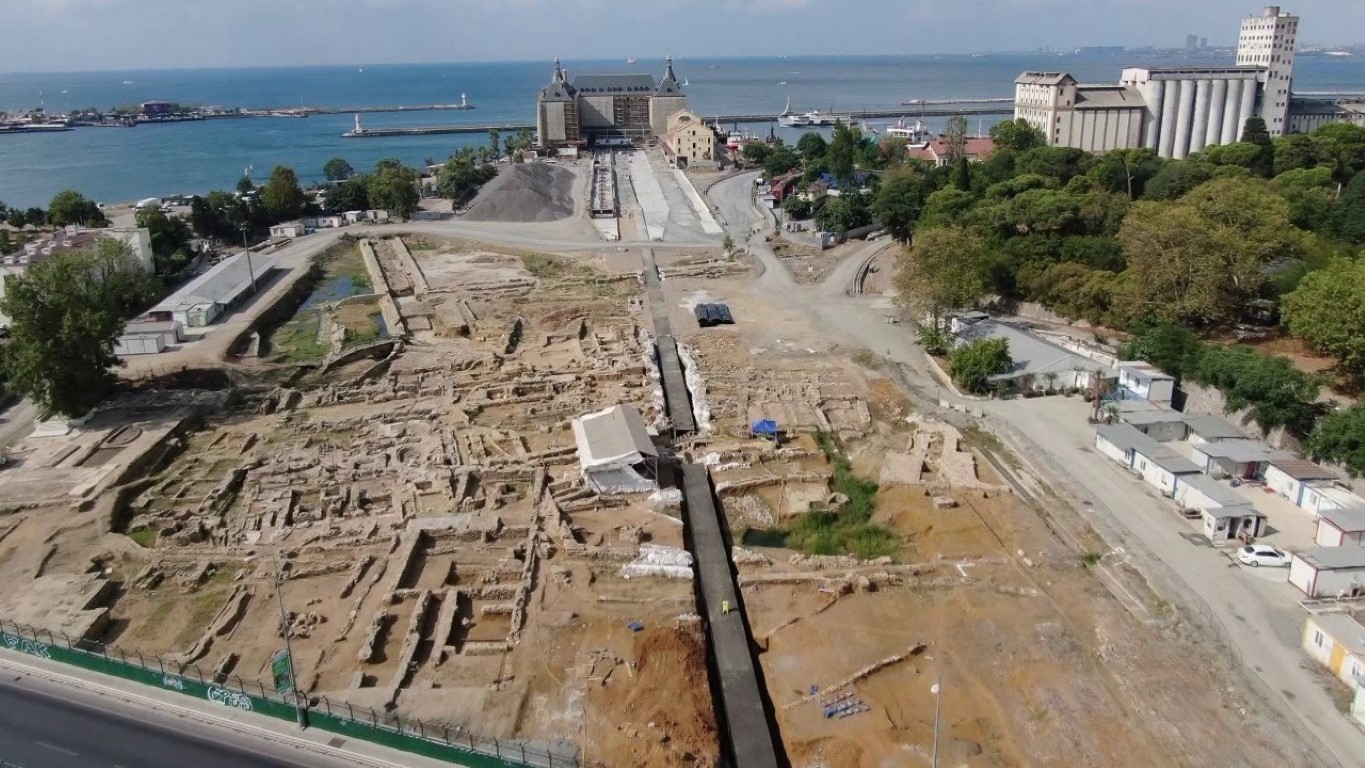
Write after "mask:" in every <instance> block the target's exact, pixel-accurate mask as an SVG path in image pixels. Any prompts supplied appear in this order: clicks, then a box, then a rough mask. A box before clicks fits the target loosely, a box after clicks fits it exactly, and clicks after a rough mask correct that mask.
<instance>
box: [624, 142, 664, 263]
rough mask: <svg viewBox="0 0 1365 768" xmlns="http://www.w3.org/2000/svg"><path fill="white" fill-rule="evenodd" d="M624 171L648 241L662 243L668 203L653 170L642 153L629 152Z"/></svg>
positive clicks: (647, 158)
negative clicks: (637, 204)
mask: <svg viewBox="0 0 1365 768" xmlns="http://www.w3.org/2000/svg"><path fill="white" fill-rule="evenodd" d="M626 169H627V170H628V171H629V173H630V185H631V188H632V189H634V190H635V199H636V200H637V201H638V202H639V205H640V211H641V213H643V214H644V217H645V230H646V234H647V235H648V237H649V239H650V240H655V241H662V240H663V239H664V227H665V226H666V225H667V223H668V214H669V208H668V201H667V199H665V198H664V191H663V188H662V187H660V186H659V179H658V177H656V176H655V175H654V168H653V166H651V165H650V163H649V157H648V156H647V155H646V154H645V153H644V152H631V153H630V156H629V157H628V158H627V159H626Z"/></svg>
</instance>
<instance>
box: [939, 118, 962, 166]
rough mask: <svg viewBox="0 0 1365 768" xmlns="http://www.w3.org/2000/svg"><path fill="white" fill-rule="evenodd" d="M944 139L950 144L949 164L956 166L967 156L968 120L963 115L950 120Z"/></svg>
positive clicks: (945, 128)
mask: <svg viewBox="0 0 1365 768" xmlns="http://www.w3.org/2000/svg"><path fill="white" fill-rule="evenodd" d="M943 138H944V140H945V141H946V142H947V143H948V164H949V165H956V164H957V161H958V160H960V159H962V158H965V157H966V156H967V118H966V117H963V116H962V115H953V116H952V117H950V118H948V124H947V126H945V127H944V129H943Z"/></svg>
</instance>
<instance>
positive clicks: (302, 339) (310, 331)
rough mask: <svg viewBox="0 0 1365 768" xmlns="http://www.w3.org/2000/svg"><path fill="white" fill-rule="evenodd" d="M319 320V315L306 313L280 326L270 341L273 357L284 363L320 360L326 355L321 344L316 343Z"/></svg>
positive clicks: (311, 312) (313, 312)
mask: <svg viewBox="0 0 1365 768" xmlns="http://www.w3.org/2000/svg"><path fill="white" fill-rule="evenodd" d="M321 320H322V318H321V314H320V313H318V312H316V311H308V312H304V313H302V314H299V315H296V316H295V317H294V319H292V320H290V321H289V322H287V323H285V324H284V325H282V326H280V327H279V330H277V331H275V333H274V335H272V336H271V339H270V348H271V352H272V354H273V355H274V357H275V358H276V359H278V360H281V361H283V362H286V363H310V362H313V361H315V360H321V359H322V357H323V355H325V354H327V350H326V348H325V347H324V346H323V344H322V342H320V341H318V323H320V322H321Z"/></svg>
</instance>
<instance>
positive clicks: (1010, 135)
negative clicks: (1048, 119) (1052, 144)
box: [991, 118, 1047, 152]
mask: <svg viewBox="0 0 1365 768" xmlns="http://www.w3.org/2000/svg"><path fill="white" fill-rule="evenodd" d="M991 138H992V139H994V140H995V146H996V149H1001V148H1007V149H1012V150H1014V151H1015V152H1027V151H1028V150H1030V149H1033V148H1034V147H1041V146H1043V145H1045V144H1047V136H1045V135H1044V134H1043V132H1042V131H1040V130H1038V129H1037V128H1034V127H1033V126H1032V125H1029V122H1028V121H1027V120H1024V119H1022V118H1020V119H1018V120H1006V121H1004V122H1001V123H996V124H995V125H993V126H991Z"/></svg>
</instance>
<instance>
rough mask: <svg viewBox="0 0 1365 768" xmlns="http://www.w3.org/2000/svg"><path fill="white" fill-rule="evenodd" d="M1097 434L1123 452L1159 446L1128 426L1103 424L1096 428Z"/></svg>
mask: <svg viewBox="0 0 1365 768" xmlns="http://www.w3.org/2000/svg"><path fill="white" fill-rule="evenodd" d="M1095 434H1096V435H1097V436H1098V437H1099V438H1100V439H1102V440H1104V441H1105V442H1106V443H1109V444H1110V445H1112V446H1114V447H1115V448H1118V449H1120V450H1123V451H1130V450H1132V449H1134V448H1137V447H1138V446H1142V447H1151V446H1153V445H1156V444H1157V442H1156V441H1155V440H1153V439H1152V438H1150V437H1148V436H1146V435H1144V434H1142V433H1141V432H1139V431H1137V430H1136V429H1134V428H1133V427H1132V426H1130V425H1128V424H1101V425H1100V426H1098V427H1095Z"/></svg>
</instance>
